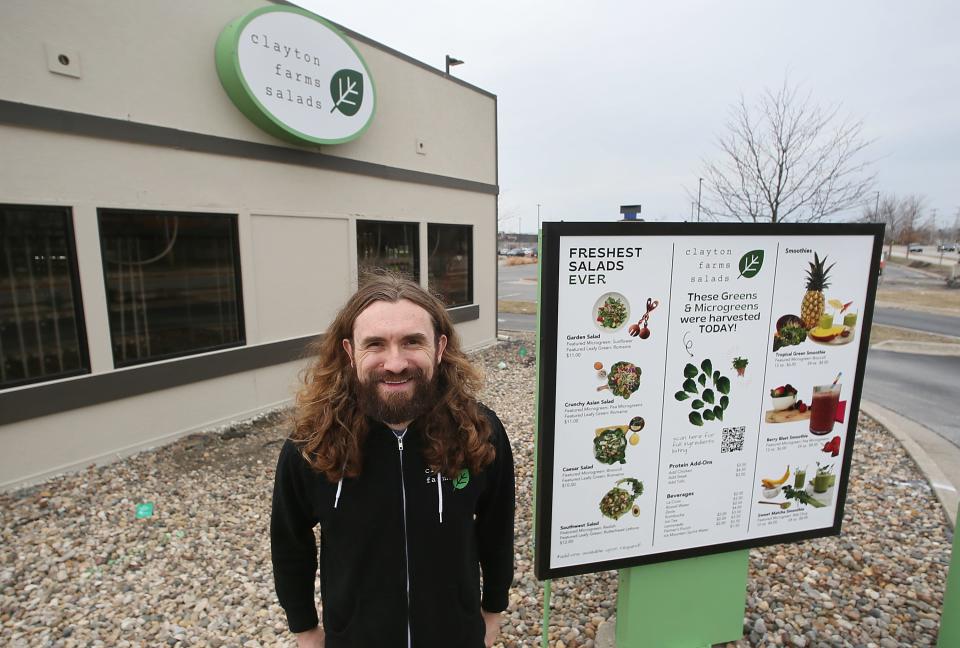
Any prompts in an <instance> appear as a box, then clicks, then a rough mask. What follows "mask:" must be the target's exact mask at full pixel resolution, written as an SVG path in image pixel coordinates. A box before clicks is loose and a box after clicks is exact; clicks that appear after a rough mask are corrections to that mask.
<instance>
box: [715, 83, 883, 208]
mask: <svg viewBox="0 0 960 648" xmlns="http://www.w3.org/2000/svg"><path fill="white" fill-rule="evenodd" d="M730 113H731V114H730V119H729V120H728V122H727V124H726V133H725V134H724V135H722V136H721V137H720V138H719V140H718V144H719V147H720V150H721V152H722V155H721V156H720V158H721V159H720V160H719V161H716V162H706V161H705V162H704V177H703V180H704V193H705V194H706V201H704V200H702V199H701V210H702V211H703V212H704V213H706V214H707V216H708V217H711V218H713V219H735V220H738V221H741V222H771V223H779V222H785V221H792V222H800V223H810V222H817V221H820V220H822V219H823V218H825V217H826V216H829V215H831V214H835V213H837V212H839V211H842V210H845V209H849V208H851V207H857V206H860V205H862V204H863V203H864V200H865V198H866V196H867V194H868V193H869V192H870V188H871V186H872V185H873V179H874V178H873V175H872V174H870V173H868V170H869V169H868V167H869V166H870V162H869V161H861V160H860V157H861V154H862V153H863V151H864V149H865V148H866V147H867V146H869V144H870V141H869V140H866V139H864V137H863V122H862V121H860V120H851V119H842V118H840V117H839V116H838V113H839V106H834V107H831V108H827V109H823V108H820V107H818V106H816V105H814V104H813V103H812V102H811V100H810V97H809V95H808V96H806V97H800V96H799V95H798V89H797V88H795V87H790V85H789V84H788V82H786V81H785V82H784V84H783V87H781V88H780V89H779V90H778V91H776V92H773V91H771V90H769V89H767V90H765V91H764V93H763V95H762V96H761V97H760V100H759V101H758V102H757V104H756V106H754V107H752V108H751V107H750V106H748V105H747V102H746V100H745V99H744V98H743V96H742V95H741V97H740V101H739V103H738V104H736V105H734V106H733V107H731V111H730Z"/></svg>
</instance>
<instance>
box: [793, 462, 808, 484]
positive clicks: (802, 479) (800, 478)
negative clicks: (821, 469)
mask: <svg viewBox="0 0 960 648" xmlns="http://www.w3.org/2000/svg"><path fill="white" fill-rule="evenodd" d="M806 483H807V467H806V466H804V467H803V468H801V467H799V466H797V468H796V470H794V471H793V487H794V488H796V489H797V490H803V487H804V486H806Z"/></svg>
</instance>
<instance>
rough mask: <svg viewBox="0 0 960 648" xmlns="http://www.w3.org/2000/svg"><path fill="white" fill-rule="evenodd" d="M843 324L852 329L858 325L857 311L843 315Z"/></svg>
mask: <svg viewBox="0 0 960 648" xmlns="http://www.w3.org/2000/svg"><path fill="white" fill-rule="evenodd" d="M843 325H844V326H846V327H847V328H850V329H852V328H853V327H855V326H856V325H857V314H856V313H847V314H846V315H844V316H843Z"/></svg>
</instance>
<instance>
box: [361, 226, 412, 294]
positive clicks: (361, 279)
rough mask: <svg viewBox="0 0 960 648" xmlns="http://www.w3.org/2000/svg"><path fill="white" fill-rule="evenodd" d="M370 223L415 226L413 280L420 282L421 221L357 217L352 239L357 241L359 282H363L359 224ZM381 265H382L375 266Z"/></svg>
mask: <svg viewBox="0 0 960 648" xmlns="http://www.w3.org/2000/svg"><path fill="white" fill-rule="evenodd" d="M361 223H364V224H367V223H369V224H372V225H412V226H414V227H415V228H416V236H415V237H414V239H413V240H414V246H415V249H414V250H413V254H412V258H413V263H414V273H415V276H414V277H413V279H414V281H416V282H417V283H420V282H421V280H422V277H423V271H424V269H423V263H422V262H421V261H422V259H421V258H420V257H421V256H422V254H423V250H421V249H420V226H421V225H422V223H421V222H420V221H406V220H383V219H378V218H357V219H356V224H355V225H354V228H353V229H354V235H353V236H354V241H355V242H356V243H357V274H358V278H359V280H360V282H361V283H362V282H363V272H364V269H363V267H362V266H361V263H362V259H361V258H360V224H361ZM375 267H382V266H375Z"/></svg>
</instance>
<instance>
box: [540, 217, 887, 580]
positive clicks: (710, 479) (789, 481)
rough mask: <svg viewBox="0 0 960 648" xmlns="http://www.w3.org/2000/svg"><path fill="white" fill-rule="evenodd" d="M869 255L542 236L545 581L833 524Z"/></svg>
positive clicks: (861, 247) (801, 239) (776, 241)
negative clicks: (551, 372)
mask: <svg viewBox="0 0 960 648" xmlns="http://www.w3.org/2000/svg"><path fill="white" fill-rule="evenodd" d="M558 225H560V227H562V226H563V224H558ZM552 226H553V227H556V225H552ZM874 243H875V238H874V235H873V234H869V235H851V236H843V235H832V234H831V235H821V236H818V235H808V236H781V235H757V236H754V235H750V236H696V235H692V236H691V235H668V236H664V235H657V236H632V235H631V236H623V235H598V236H581V235H576V236H574V235H563V234H561V235H560V236H559V251H558V257H557V259H558V261H559V264H558V267H559V273H558V275H559V276H557V277H547V276H544V277H543V278H542V279H541V280H542V281H544V282H545V283H544V295H547V296H548V297H547V298H549V297H550V294H551V292H552V290H553V289H554V288H553V286H554V285H555V290H556V293H555V294H556V300H557V320H556V338H555V354H556V355H555V358H556V371H555V398H554V399H553V402H550V403H546V404H544V405H542V407H546V408H549V410H550V411H551V413H552V419H553V421H552V423H553V425H552V430H549V429H544V428H543V427H541V432H540V436H541V437H545V436H549V440H550V441H552V444H553V445H552V448H553V457H552V462H551V465H550V466H549V467H548V472H549V481H550V485H551V487H552V495H551V500H552V501H551V502H550V503H549V504H548V506H549V525H548V526H549V539H550V540H549V549H548V551H549V556H548V567H549V569H550V570H553V569H563V568H570V567H575V566H579V565H589V564H592V563H603V562H607V561H618V560H623V559H629V558H634V557H639V556H651V555H656V554H661V553H670V552H678V551H679V552H682V551H684V550H691V549H697V548H702V547H705V546H711V545H722V544H727V543H736V542H740V541H750V540H756V539H760V538H769V537H772V536H778V535H788V534H794V533H802V532H810V531H816V530H819V529H824V530H830V529H832V528H834V526H835V524H838V521H839V520H838V516H837V506H838V490H839V488H838V487H839V485H840V483H841V476H842V475H841V472H842V470H843V458H844V451H845V448H846V446H847V445H848V444H849V443H851V442H852V439H850V438H848V434H847V429H848V423H849V422H850V421H849V416H850V412H851V409H852V408H851V403H853V402H858V401H857V400H852V398H853V394H852V388H853V385H854V381H855V377H856V373H857V369H858V359H859V354H860V339H861V336H862V335H863V333H862V324H863V322H862V319H861V317H860V313H861V312H863V309H864V307H865V306H866V304H867V300H868V299H871V300H872V295H869V296H868V288H869V287H870V272H871V259H872V255H873V251H874ZM554 282H555V283H554ZM541 326H542V327H543V323H542V324H541ZM548 351H549V352H550V353H551V354H552V353H553V351H554V349H553V347H552V346H551V345H550V344H549V343H547V341H543V343H542V351H541V352H542V353H546V352H548ZM541 411H543V410H541ZM541 418H543V416H541ZM543 442H544V439H543V438H541V443H543ZM543 468H544V467H543V466H542V465H541V471H543ZM559 502H562V506H559V505H557V503H559ZM538 506H543V503H542V502H541V503H539V504H538ZM673 555H676V553H674V554H673Z"/></svg>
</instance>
